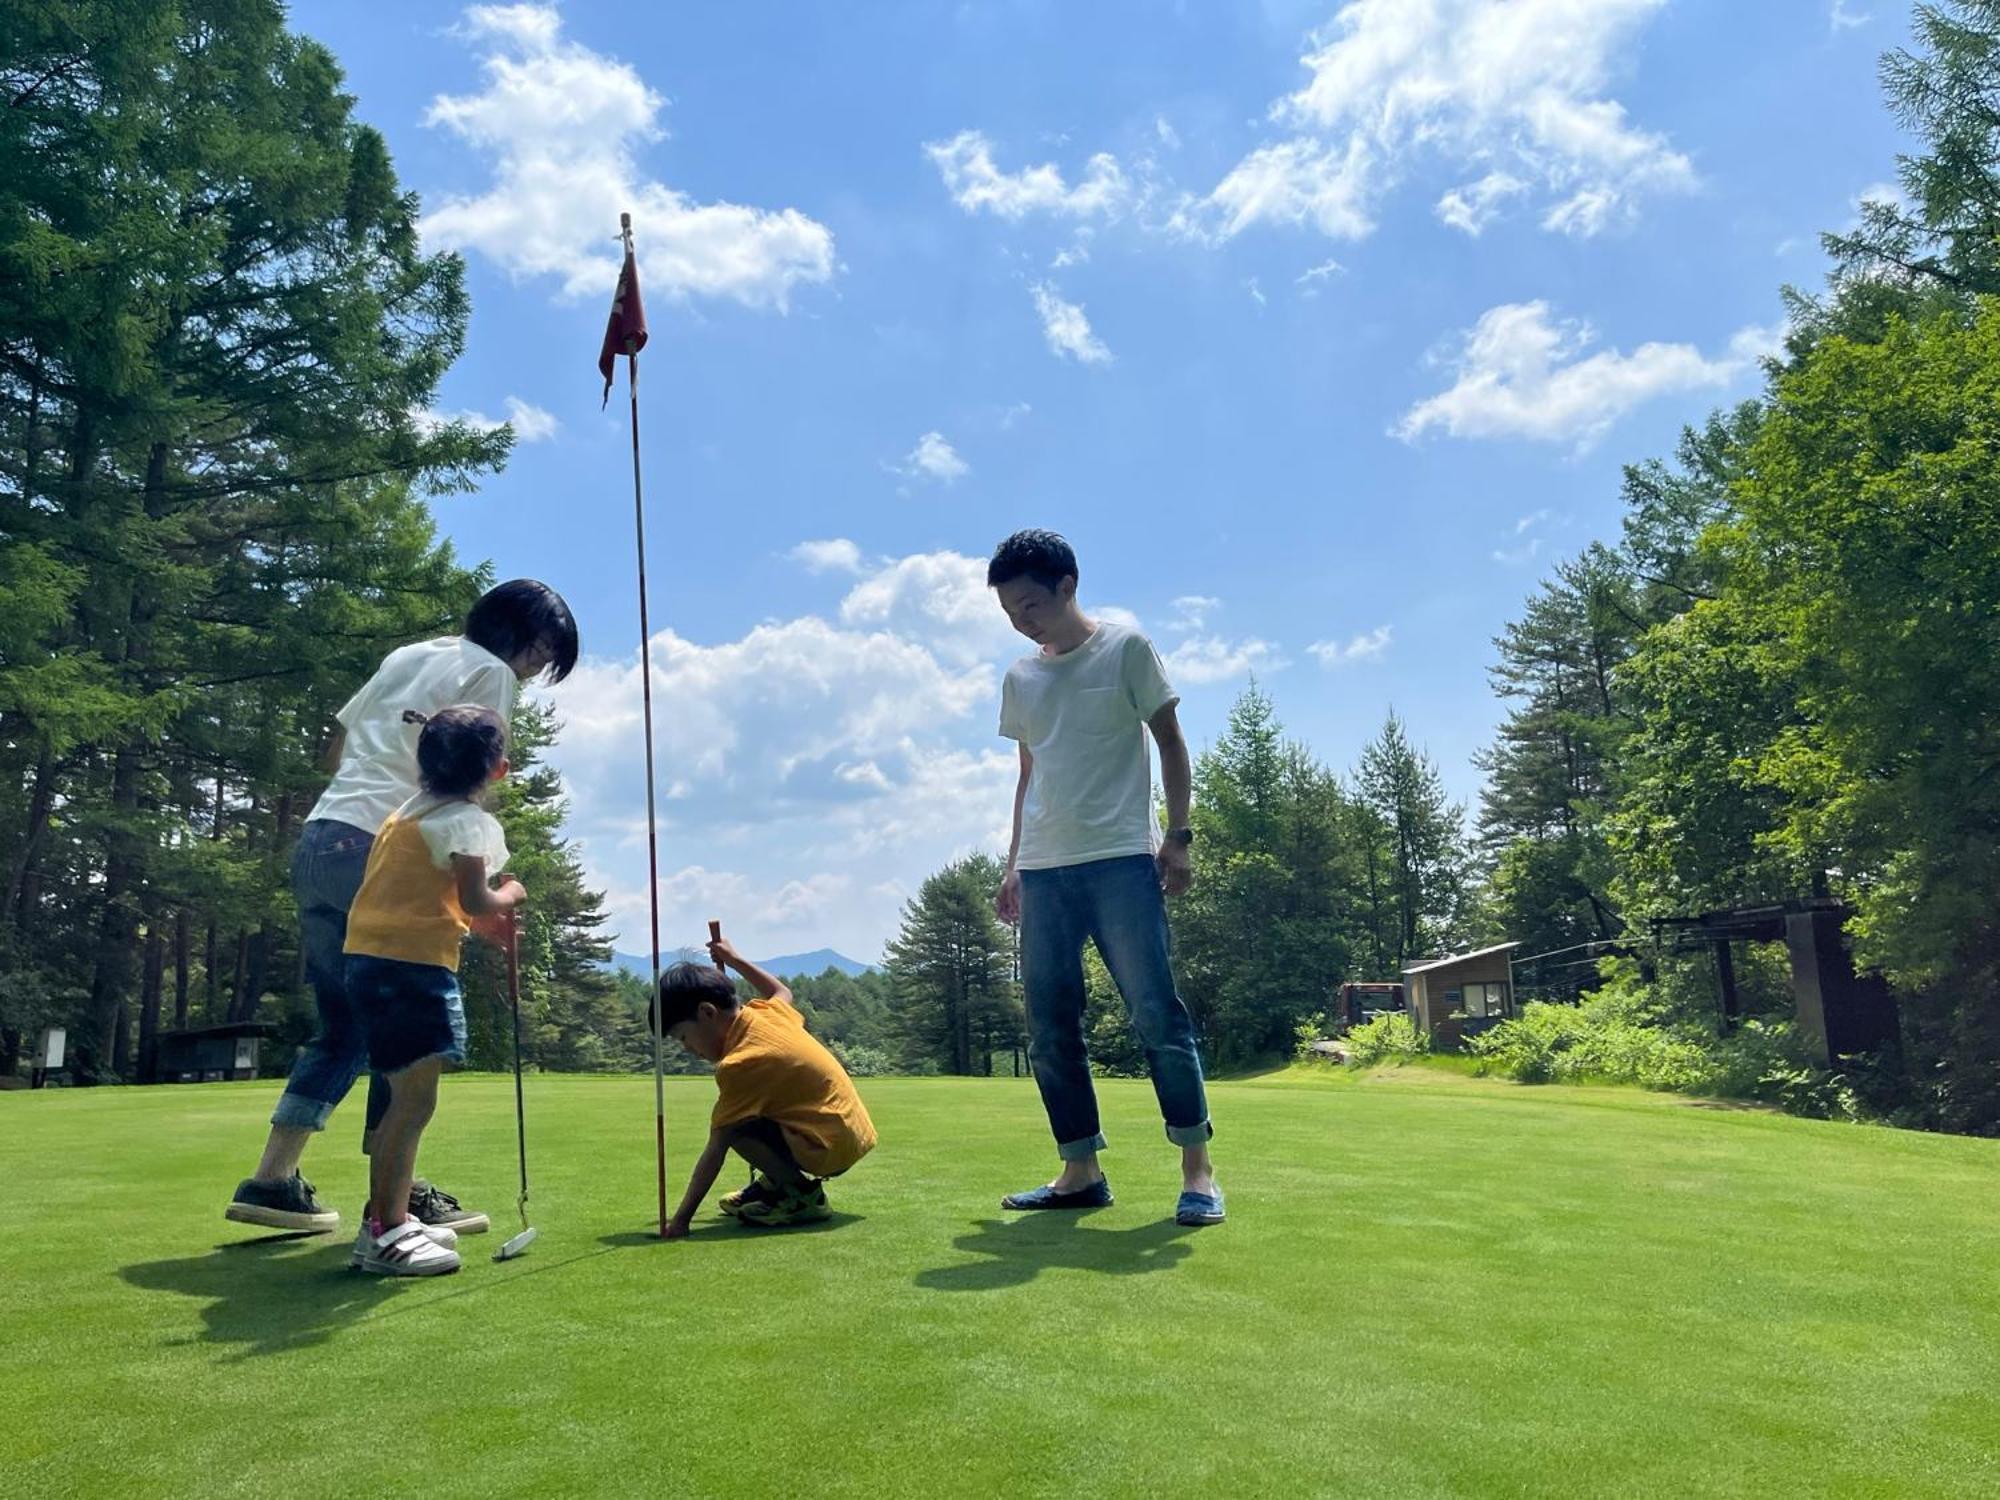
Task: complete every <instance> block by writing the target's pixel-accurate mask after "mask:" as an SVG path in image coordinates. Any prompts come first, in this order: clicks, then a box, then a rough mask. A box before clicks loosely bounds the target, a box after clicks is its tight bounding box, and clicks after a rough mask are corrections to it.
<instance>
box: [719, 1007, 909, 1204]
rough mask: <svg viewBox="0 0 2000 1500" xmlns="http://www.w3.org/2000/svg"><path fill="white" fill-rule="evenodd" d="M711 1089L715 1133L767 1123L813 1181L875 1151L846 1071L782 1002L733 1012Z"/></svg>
mask: <svg viewBox="0 0 2000 1500" xmlns="http://www.w3.org/2000/svg"><path fill="white" fill-rule="evenodd" d="M715 1087H716V1100H715V1113H714V1115H713V1116H712V1117H711V1121H710V1123H711V1124H712V1125H713V1126H714V1128H715V1129H717V1130H723V1129H726V1128H727V1127H729V1126H731V1125H738V1124H741V1123H742V1122H743V1121H745V1120H755V1119H765V1120H771V1121H774V1122H776V1124H777V1125H778V1126H779V1128H780V1129H782V1130H783V1131H784V1132H785V1140H786V1141H787V1143H789V1144H790V1146H791V1148H792V1155H794V1156H795V1157H797V1158H798V1162H799V1165H800V1166H802V1167H804V1168H805V1169H806V1170H807V1171H808V1172H810V1173H812V1174H813V1175H814V1176H815V1177H830V1176H832V1175H833V1174H834V1173H836V1172H845V1171H846V1170H847V1169H848V1168H849V1167H851V1166H853V1165H854V1164H855V1163H856V1162H858V1161H860V1160H861V1158H862V1157H864V1156H866V1155H867V1154H868V1153H869V1152H870V1151H872V1150H874V1149H875V1123H874V1121H872V1120H870V1119H869V1118H868V1111H867V1110H866V1109H864V1108H863V1107H862V1104H861V1096H860V1095H859V1094H857V1093H855V1091H854V1081H853V1080H852V1079H850V1078H849V1077H848V1076H847V1069H845V1068H843V1067H842V1066H841V1065H840V1059H839V1058H837V1057H835V1056H834V1055H833V1054H832V1053H831V1052H829V1051H827V1050H826V1048H825V1047H823V1046H822V1045H820V1043H819V1041H818V1039H816V1038H815V1037H814V1036H813V1034H812V1033H811V1032H809V1031H807V1030H806V1023H805V1018H804V1017H803V1016H801V1015H800V1014H799V1013H798V1012H797V1011H796V1010H794V1009H793V1008H792V1007H791V1006H790V1005H789V1004H787V1003H786V1002H785V1001H783V1000H776V999H773V1000H751V1001H747V1002H746V1003H745V1004H744V1006H743V1008H742V1009H741V1010H739V1011H738V1012H737V1015H736V1020H735V1021H734V1023H732V1024H731V1026H730V1028H729V1037H728V1041H727V1050H726V1051H725V1052H724V1053H723V1054H722V1061H721V1062H719V1063H717V1064H716V1065H715Z"/></svg>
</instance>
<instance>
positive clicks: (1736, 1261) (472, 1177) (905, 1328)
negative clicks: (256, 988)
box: [0, 1070, 2000, 1500]
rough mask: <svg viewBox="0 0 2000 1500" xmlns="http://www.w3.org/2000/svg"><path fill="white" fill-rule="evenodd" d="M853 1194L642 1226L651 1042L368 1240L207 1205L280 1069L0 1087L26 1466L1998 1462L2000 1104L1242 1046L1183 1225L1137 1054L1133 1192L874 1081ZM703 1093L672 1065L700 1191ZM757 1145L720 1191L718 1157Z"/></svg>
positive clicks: (1680, 1477) (1747, 1466)
mask: <svg viewBox="0 0 2000 1500" xmlns="http://www.w3.org/2000/svg"><path fill="white" fill-rule="evenodd" d="M861 1087H862V1089H863V1092H864V1095H865V1097H866V1098H867V1101H868V1105H869V1108H870V1110H871V1111H872V1113H873V1114H874V1117H875V1120H876V1123H877V1125H878V1127H879V1128H880V1130H881V1135H882V1143H883V1144H882V1146H881V1149H879V1150H878V1151H877V1152H876V1153H875V1155H874V1156H872V1157H870V1158H869V1159H868V1160H867V1161H865V1162H864V1163H862V1165H861V1166H860V1167H858V1168H857V1169H856V1170H855V1171H854V1172H853V1173H852V1174H851V1175H850V1176H848V1177H846V1178H844V1179H841V1180H840V1181H838V1182H836V1183H834V1184H833V1185H832V1190H831V1197H832V1200H833V1203H834V1207H835V1209H836V1211H837V1216H836V1218H835V1220H834V1221H833V1222H832V1223H831V1224H828V1225H823V1226H817V1227H815V1228H812V1229H806V1230H798V1231H790V1232H762V1233H760V1232H757V1231H750V1230H744V1229H740V1228H738V1227H736V1226H733V1225H730V1224H728V1223H727V1222H726V1221H721V1220H719V1219H717V1218H716V1217H715V1215H714V1210H713V1206H712V1204H711V1206H710V1207H709V1208H708V1209H706V1210H705V1211H704V1214H703V1217H702V1218H701V1220H699V1221H698V1223H697V1229H696V1233H695V1235H694V1237H693V1238H692V1239H690V1240H688V1241H687V1242H685V1243H682V1244H675V1245H663V1244H660V1243H657V1242H656V1241H654V1240H653V1239H652V1238H651V1236H650V1233H649V1228H650V1221H651V1215H652V1212H653V1159H652V1119H651V1115H652V1083H651V1080H650V1079H644V1078H577V1077H570V1078H531V1079H530V1080H529V1084H528V1090H529V1093H528V1128H529V1163H530V1168H531V1171H532V1172H533V1173H534V1177H535V1184H536V1193H535V1199H534V1203H533V1210H534V1218H535V1221H536V1223H537V1224H538V1225H539V1226H540V1229H541V1235H540V1238H539V1240H538V1242H537V1243H536V1244H535V1245H534V1246H533V1248H532V1249H531V1250H530V1251H529V1252H528V1254H526V1255H525V1256H523V1257H522V1258H520V1259H519V1260H516V1261H512V1262H509V1263H507V1264H505V1265H495V1264H493V1263H492V1262H491V1260H490V1258H489V1257H490V1255H491V1252H492V1250H493V1249H495V1248H497V1246H498V1245H499V1243H500V1241H501V1239H503V1238H504V1237H505V1236H506V1235H507V1234H508V1233H511V1232H512V1230H513V1228H514V1221H513V1217H512V1213H511V1205H512V1200H513V1195H514V1143H513V1126H514V1122H513V1098H512V1086H511V1082H510V1081H509V1080H508V1079H506V1078H502V1077H489V1076H468V1077H461V1078H455V1079H452V1080H449V1081H448V1082H447V1084H446V1087H445V1092H444V1098H443V1102H442V1104H441V1106H440V1108H439V1112H438V1118H437V1121H436V1123H435V1125H434V1126H433V1128H432V1140H431V1143H430V1144H429V1146H428V1149H427V1151H426V1154H425V1159H424V1163H423V1166H424V1168H425V1169H426V1170H427V1171H428V1172H430V1173H431V1174H432V1175H434V1176H435V1177H436V1178H437V1179H438V1180H439V1181H441V1182H442V1183H443V1184H444V1185H445V1186H446V1187H448V1188H450V1189H452V1190H453V1191H455V1192H457V1193H458V1194H459V1195H460V1196H461V1197H462V1198H464V1199H465V1200H466V1201H467V1202H468V1203H473V1204H476V1205H477V1206H480V1207H484V1208H487V1209H489V1210H490V1211H491V1212H492V1213H493V1215H494V1220H495V1226H494V1227H495V1232H494V1233H493V1234H490V1235H487V1236H485V1237H483V1238H482V1239H469V1240H468V1241H467V1242H466V1249H467V1251H468V1255H467V1263H466V1267H465V1269H464V1271H462V1272H461V1273H460V1274H458V1275H456V1276H452V1277H448V1278H444V1279H442V1280H437V1281H430V1282H421V1283H416V1282H394V1283H392V1282H384V1281H380V1280H375V1279H372V1278H364V1277H362V1276H360V1275H358V1274H353V1273H350V1272H348V1271H347V1270H346V1269H345V1267H346V1260H347V1252H348V1248H349V1244H350V1239H349V1234H351V1226H352V1215H353V1214H354V1212H355V1210H356V1209H357V1208H358V1205H359V1202H360V1199H361V1197H362V1195H363V1191H364V1172H363V1165H362V1162H361V1159H360V1158H359V1156H358V1155H357V1154H355V1137H356V1134H357V1133H358V1131H359V1128H360V1108H359V1101H358V1099H357V1100H356V1101H355V1102H354V1103H353V1104H351V1105H350V1106H347V1107H345V1108H343V1110H342V1112H341V1114H340V1115H339V1116H338V1117H337V1118H336V1120H335V1126H334V1129H333V1131H332V1132H331V1133H330V1134H329V1135H328V1136H327V1137H326V1138H324V1139H322V1140H321V1141H319V1142H318V1143H316V1145H315V1147H314V1149H313V1152H312V1153H311V1155H310V1156H309V1157H308V1160H307V1168H306V1170H307V1175H308V1176H309V1177H311V1178H312V1179H313V1181H315V1182H316V1183H317V1184H318V1185H319V1189H320V1193H321V1196H322V1197H323V1198H324V1199H326V1200H327V1201H328V1202H329V1203H330V1204H332V1205H333V1206H336V1207H339V1208H340V1209H341V1210H342V1211H343V1212H344V1213H345V1214H347V1215H348V1226H349V1228H348V1233H344V1234H342V1235H339V1236H335V1237H331V1238H327V1237H322V1238H319V1239H307V1240H257V1239H255V1238H254V1236H253V1232H251V1231H246V1230H244V1229H243V1228H242V1227H241V1226H237V1225H232V1224H228V1223H225V1222H224V1220H223V1218H222V1214H221V1210H222V1206H223V1204H224V1203H225V1202H226V1200H227V1198H228V1196H229V1193H230V1192H231V1190H232V1189H233V1188H234V1186H235V1183H236V1180H237V1178H238V1177H239V1176H241V1175H242V1173H243V1172H244V1171H245V1170H247V1168H248V1166H249V1164H250V1163H251V1162H252V1161H253V1160H254V1159H255V1156H256V1150H257V1146H258V1143H259V1142H260V1141H261V1139H262V1135H263V1128H264V1127H263V1121H264V1118H265V1116H266V1114H267V1113H268V1110H269V1107H270V1104H271V1102H272V1100H273V1098H274V1097H275V1095H276V1085H275V1084H268V1083H267V1084H256V1085H229V1086H210V1087H198V1088H159V1089H136V1088H135V1089H106V1090H97V1091H81V1090H79V1091H74V1092H47V1093H42V1094H35V1095H24V1094H0V1284H4V1285H5V1287H6V1288H7V1290H8V1293H9V1295H8V1297H7V1299H6V1304H5V1317H4V1324H0V1330H4V1331H0V1339H4V1346H5V1349H6V1364H5V1378H4V1380H3V1381H0V1485H4V1488H5V1489H6V1491H7V1492H8V1493H10V1494H17V1495H27V1494H34V1495H43V1494H89V1495H97V1494H110V1493H123V1494H204V1495H216V1494H239V1493H240V1494H283V1495H286V1496H288V1497H299V1496H314V1495H327V1496H343V1497H352V1496H354V1495H357V1494H369V1493H419V1492H421V1493H426V1494H434V1495H461V1494H462V1495H482V1496H486V1495H510V1496H519V1497H531V1496H536V1497H538V1496H546V1495H570V1494H577V1495H585V1494H588V1495H622V1494H638V1493H647V1494H653V1495H673V1496H680V1495H696V1494H699V1495H711V1494H713V1495H721V1494H740V1495H860V1496H868V1497H871V1500H881V1497H885V1496H900V1495H927V1496H928V1495H938V1494H946V1495H953V1496H962V1497H972V1496H984V1495H998V1494H1007V1495H1040V1494H1046V1495H1080V1494H1114V1495H1123V1494H1130V1495H1145V1496H1172V1495H1182V1494H1205V1495H1237V1494H1273V1495H1278V1494H1285V1495H1294V1494H1363V1493H1365V1494H1411V1495H1434V1494H1500V1493H1522V1494H1527V1493H1532V1494H1573V1495H1593V1496H1601V1495H1632V1494H1659V1495H1669V1494H1672V1495H1685V1494H1695V1493H1703V1494H1743V1495H1750V1494H1759V1495H1765V1494H1776V1493H1783V1494H1786V1495H1808V1494H1836V1493H1837V1494H1878V1495H1896V1496H1906V1495H1938V1496H1954V1497H1956V1496H1965V1495H1971V1494H1979V1493H1987V1494H1992V1493H2000V1443H1996V1438H2000V1270H1996V1257H1995V1246H1996V1245H2000V1193H1996V1191H1995V1184H1996V1175H2000V1143H1995V1142H1989V1141H1973V1140H1963V1139H1951V1138H1944V1137H1936V1136H1922V1135H1914V1134H1903V1133H1897V1132H1892V1131H1887V1130H1879V1129H1864V1128H1858V1127H1850V1126H1838V1125H1830V1124H1821V1123H1815V1122H1809V1121H1801V1120H1793V1119H1787V1118H1781V1117H1777V1116H1773V1115H1767V1114H1763V1113H1756V1112H1745V1111H1737V1110H1729V1109H1724V1108H1720V1107H1714V1108H1710V1107H1702V1106H1700V1105H1698V1104H1694V1103H1690V1102H1688V1101H1684V1100H1677V1099H1668V1098H1663V1097H1657V1096H1649V1095H1644V1094H1639V1093H1635V1092H1629V1091H1623V1090H1609V1089H1604V1090H1590V1089H1557V1088H1548V1089H1529V1088H1521V1087H1516V1086H1513V1085H1507V1084H1500V1083H1492V1082H1486V1081H1482V1080H1474V1079H1467V1078H1462V1077H1454V1076H1449V1075H1442V1074H1436V1073H1428V1072H1424V1071H1421V1070H1406V1071H1405V1072H1403V1073H1400V1074H1384V1075H1377V1076H1376V1077H1374V1078H1372V1079H1357V1078H1350V1077H1345V1076H1332V1077H1329V1076H1327V1075H1322V1074H1311V1075H1305V1074H1301V1073H1299V1072H1296V1071H1293V1072H1287V1073H1283V1074H1278V1075H1273V1076H1271V1077H1269V1078H1265V1079H1258V1080H1250V1081H1246V1082H1238V1083H1223V1084H1218V1085H1216V1086H1215V1087H1214V1089H1213V1105H1214V1110H1215V1116H1216V1121H1217V1127H1218V1131H1219V1134H1218V1136H1217V1139H1216V1159H1217V1163H1218V1166H1219V1169H1220V1174H1221V1177H1222V1181H1223V1184H1224V1186H1225V1187H1226V1188H1227V1190H1228V1192H1229V1206H1230V1213H1231V1219H1230V1222H1229V1223H1228V1224H1227V1225H1224V1226H1222V1227H1220V1228H1216V1229H1208V1230H1199V1231H1191V1230H1183V1229H1180V1228H1177V1227H1176V1226H1175V1225H1174V1224H1173V1223H1172V1221H1171V1209H1172V1205H1173V1198H1174V1193H1175V1190H1176V1187H1177V1177H1176V1174H1175V1171H1174V1155H1173V1153H1172V1152H1171V1150H1170V1149H1169V1148H1168V1147H1167V1146H1166V1144H1165V1142H1164V1141H1163V1140H1162V1139H1161V1137H1160V1132H1159V1126H1158V1122H1157V1116H1156V1115H1155V1113H1154V1107H1153V1102H1152V1095H1151V1091H1150V1089H1148V1088H1147V1086H1146V1085H1145V1084H1143V1083H1126V1082H1115V1083H1106V1084H1105V1085H1103V1087H1102V1094H1103V1099H1104V1103H1105V1114H1106V1130H1107V1132H1108V1133H1109V1134H1110V1136H1111V1139H1112V1145H1113V1148H1114V1149H1113V1151H1112V1153H1111V1154H1110V1155H1108V1156H1107V1158H1106V1164H1107V1167H1108V1169H1109V1172H1110V1176H1111V1181H1112V1185H1113V1187H1114V1189H1115V1191H1116V1193H1117V1196H1118V1202H1117V1204H1116V1206H1115V1207H1113V1208H1111V1209H1108V1210H1105V1211H1103V1212H1100V1213H1096V1214H1091V1215H1088V1216H1084V1217H1064V1216H1055V1215H1045V1216H1040V1217H1035V1216H1030V1217H1025V1218H1022V1217H1010V1216H1007V1215H1004V1214H1003V1213H1001V1212H1000V1211H999V1209H998V1206H997V1204H998V1199H999V1197H1000V1195H1001V1193H1003V1192H1004V1191H1006V1190H1008V1189H1012V1188H1017V1187H1021V1186H1024V1185H1026V1184H1028V1183H1031V1182H1033V1181H1035V1180H1037V1179H1038V1177H1039V1176H1040V1175H1041V1174H1043V1173H1045V1171H1046V1169H1047V1166H1048V1162H1049V1159H1050V1152H1049V1150H1048V1147H1047V1137H1046V1131H1045V1127H1044V1125H1043V1123H1042V1119H1041V1112H1040V1107H1039V1103H1038V1101H1037V1099H1036V1097H1035V1093H1034V1090H1033V1088H1032V1086H1031V1085H1029V1084H1027V1083H1024V1082H1018V1081H1016V1080H1012V1079H995V1080H978V1079H967V1080H955V1079H952V1080H947V1079H911V1080H863V1081H862V1084H861ZM711 1092H712V1087H711V1085H709V1084H708V1083H706V1082H705V1081H703V1080H698V1079H688V1080H676V1081H673V1082H672V1083H670V1084H669V1092H668V1110H669V1131H670V1137H671V1143H670V1150H671V1152H672V1168H671V1169H672V1172H673V1175H674V1178H675V1181H674V1187H675V1189H676V1190H678V1188H679V1185H680V1181H679V1179H680V1178H681V1176H682V1175H683V1174H684V1173H685V1171H686V1168H687V1166H688V1164H689V1161H690V1159H691V1155H692V1151H693V1149H694V1147H695V1145H696V1142H697V1137H698V1132H699V1131H700V1129H701V1123H700V1122H701V1121H702V1120H703V1119H704V1117H705V1111H706V1107H707V1104H708V1100H709V1097H710V1094H711ZM733 1181H734V1179H733V1178H732V1179H729V1180H727V1181H726V1182H725V1186H728V1185H731V1184H732V1183H733Z"/></svg>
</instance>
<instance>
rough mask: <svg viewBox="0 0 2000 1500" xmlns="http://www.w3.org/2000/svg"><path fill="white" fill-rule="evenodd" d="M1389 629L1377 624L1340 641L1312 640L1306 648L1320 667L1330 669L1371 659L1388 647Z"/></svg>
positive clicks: (1378, 655)
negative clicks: (1366, 630) (1360, 633)
mask: <svg viewBox="0 0 2000 1500" xmlns="http://www.w3.org/2000/svg"><path fill="white" fill-rule="evenodd" d="M1390 638H1391V631H1390V628H1389V627H1388V626H1387V625H1377V626H1376V627H1375V628H1374V629H1373V630H1370V631H1368V632H1366V633H1365V634H1362V635H1357V636H1352V637H1350V638H1349V639H1348V640H1347V641H1345V642H1344V643H1343V642H1341V641H1332V640H1328V641H1314V642H1313V643H1312V644H1311V645H1310V646H1308V647H1306V650H1307V651H1308V652H1309V653H1311V654H1312V656H1313V657H1315V658H1316V659H1317V660H1318V662H1319V664H1320V665H1321V666H1322V667H1325V668H1326V669H1327V670H1328V671H1332V670H1333V669H1334V668H1336V667H1344V666H1346V665H1348V664H1349V663H1350V662H1357V661H1373V660H1375V659H1376V658H1378V657H1380V656H1381V655H1382V654H1383V653H1384V652H1386V651H1387V650H1388V649H1389V641H1390Z"/></svg>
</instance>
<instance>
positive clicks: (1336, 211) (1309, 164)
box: [1181, 135, 1375, 240]
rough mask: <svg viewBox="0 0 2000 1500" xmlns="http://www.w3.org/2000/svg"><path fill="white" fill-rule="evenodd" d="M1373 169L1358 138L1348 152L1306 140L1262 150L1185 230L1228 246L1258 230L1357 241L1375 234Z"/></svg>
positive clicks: (1191, 216)
mask: <svg viewBox="0 0 2000 1500" xmlns="http://www.w3.org/2000/svg"><path fill="white" fill-rule="evenodd" d="M1371 163H1372V157H1371V153H1370V151H1369V148H1368V144H1367V142H1366V141H1364V140H1363V139H1362V138H1361V137H1360V136H1358V135H1356V136H1353V137H1351V138H1350V139H1349V141H1348V143H1347V146H1346V148H1345V149H1344V150H1334V149H1332V148H1330V147H1327V146H1324V145H1322V144H1320V143H1319V142H1317V141H1312V140H1304V139H1300V140H1290V141H1282V142H1279V143H1277V144H1275V145H1270V146H1260V147H1258V149H1257V150H1255V151H1253V152H1251V153H1250V154H1249V155H1248V156H1246V157H1244V158H1243V160H1242V161H1240V162H1238V163H1237V164H1236V165H1235V167H1234V168H1232V169H1231V171H1230V173H1229V175H1228V176H1227V177H1225V178H1223V179H1222V181H1221V182H1219V183H1217V184H1216V186H1215V190H1214V191H1213V192H1211V193H1210V194H1209V195H1208V198H1207V200H1206V201H1205V202H1203V203H1201V204H1198V205H1195V206H1194V207H1193V208H1192V209H1190V210H1189V211H1188V212H1187V213H1186V214H1184V216H1183V219H1182V221H1181V222H1182V223H1183V224H1184V225H1185V226H1186V229H1187V232H1189V233H1191V234H1193V235H1195V236H1197V237H1201V238H1208V239H1222V240H1226V239H1229V238H1231V237H1232V236H1234V235H1237V234H1240V233H1242V231H1244V230H1245V229H1248V228H1249V227H1250V226H1251V225H1253V224H1259V223H1279V224H1302V223H1308V222H1310V223H1311V224H1312V225H1313V226H1314V227H1316V228H1317V229H1318V230H1319V231H1320V233H1322V234H1324V235H1326V236H1328V237H1329V238H1332V239H1348V240H1358V239H1361V238H1363V237H1364V236H1366V235H1367V234H1369V233H1370V232H1371V231H1372V230H1373V229H1374V228H1375V221H1374V220H1373V219H1371V218H1370V217H1369V216H1368V210H1367V206H1366V200H1367V193H1368V186H1369V171H1370V167H1371Z"/></svg>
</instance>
